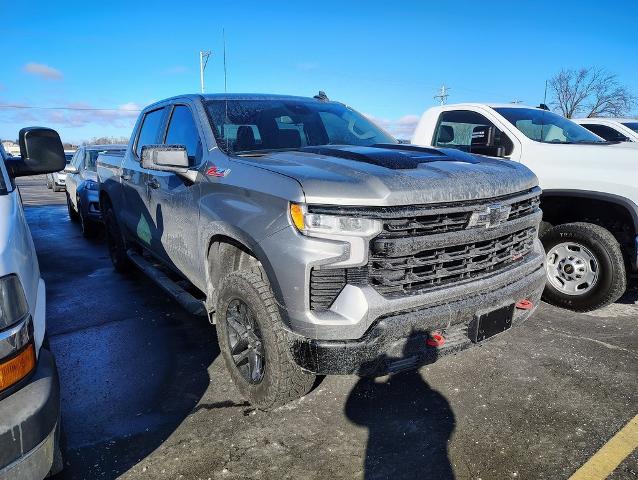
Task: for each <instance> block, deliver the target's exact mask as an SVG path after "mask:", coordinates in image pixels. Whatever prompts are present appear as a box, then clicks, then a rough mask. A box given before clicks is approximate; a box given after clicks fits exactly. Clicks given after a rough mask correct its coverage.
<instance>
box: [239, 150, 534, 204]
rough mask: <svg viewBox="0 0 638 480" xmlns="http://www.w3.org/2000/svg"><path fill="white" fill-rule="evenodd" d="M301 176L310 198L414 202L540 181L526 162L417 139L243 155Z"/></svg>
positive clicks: (505, 190)
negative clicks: (403, 142) (420, 143)
mask: <svg viewBox="0 0 638 480" xmlns="http://www.w3.org/2000/svg"><path fill="white" fill-rule="evenodd" d="M242 161H244V162H248V163H250V164H253V165H255V166H258V167H260V168H264V169H267V170H269V171H273V172H277V173H280V174H283V175H286V176H288V177H291V178H294V179H295V180H297V181H298V182H299V183H300V184H301V186H302V188H303V191H304V194H305V196H306V202H308V203H318V204H334V203H338V204H340V205H378V206H379V205H387V206H390V205H409V204H423V203H441V202H452V201H455V202H456V201H464V200H476V199H483V198H491V197H496V196H500V195H507V194H510V193H516V192H520V191H523V190H528V189H530V188H533V187H535V186H536V185H538V180H537V178H536V176H535V175H534V174H533V173H532V172H531V171H530V170H529V169H528V168H527V167H525V166H523V165H521V164H519V163H516V162H511V161H507V160H497V159H493V158H488V157H483V156H479V155H471V154H468V153H465V152H462V151H459V150H454V149H444V148H439V149H435V148H424V147H416V146H413V145H379V146H372V147H357V146H349V145H329V146H322V147H306V148H303V149H301V150H298V151H293V152H278V153H271V154H268V155H263V156H259V157H242Z"/></svg>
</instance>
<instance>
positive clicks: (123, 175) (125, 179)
mask: <svg viewBox="0 0 638 480" xmlns="http://www.w3.org/2000/svg"><path fill="white" fill-rule="evenodd" d="M120 178H121V179H122V180H124V181H125V182H128V181H129V180H130V179H131V176H130V175H129V174H127V173H123V174H122V175H120Z"/></svg>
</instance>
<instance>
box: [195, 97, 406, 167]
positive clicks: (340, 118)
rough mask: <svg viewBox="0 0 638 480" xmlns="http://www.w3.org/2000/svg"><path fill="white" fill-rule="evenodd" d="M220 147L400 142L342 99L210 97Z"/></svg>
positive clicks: (259, 150)
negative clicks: (339, 101) (237, 98)
mask: <svg viewBox="0 0 638 480" xmlns="http://www.w3.org/2000/svg"><path fill="white" fill-rule="evenodd" d="M206 108H207V110H208V113H209V115H210V118H211V122H212V127H213V131H214V132H215V137H216V138H217V143H218V144H219V147H220V148H221V149H222V150H224V151H225V152H226V153H228V154H239V155H251V154H263V153H266V152H272V151H286V150H299V149H301V148H304V147H307V146H316V145H359V146H368V145H374V144H376V143H397V141H396V140H395V139H394V138H393V137H392V136H391V135H390V134H388V133H386V132H384V131H383V130H381V129H380V128H379V127H377V126H376V125H375V124H374V123H372V122H371V121H370V120H368V119H367V118H366V117H364V116H363V115H361V114H360V113H357V112H355V111H354V110H352V109H350V108H348V107H346V106H345V105H342V104H340V103H330V102H325V103H324V102H313V101H311V100H288V99H282V100H279V99H266V100H234V99H231V100H211V101H209V102H207V103H206Z"/></svg>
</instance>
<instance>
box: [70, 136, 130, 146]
mask: <svg viewBox="0 0 638 480" xmlns="http://www.w3.org/2000/svg"><path fill="white" fill-rule="evenodd" d="M128 140H129V139H128V138H127V137H93V138H92V139H91V140H84V141H83V142H82V145H113V144H120V143H121V144H127V143H128Z"/></svg>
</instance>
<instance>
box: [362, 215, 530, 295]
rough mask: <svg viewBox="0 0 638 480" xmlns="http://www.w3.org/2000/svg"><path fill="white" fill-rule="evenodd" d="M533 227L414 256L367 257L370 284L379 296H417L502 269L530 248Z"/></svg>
mask: <svg viewBox="0 0 638 480" xmlns="http://www.w3.org/2000/svg"><path fill="white" fill-rule="evenodd" d="M535 237H536V228H534V227H530V228H525V229H523V230H520V231H518V232H514V233H511V234H508V235H503V236H500V237H497V238H494V239H491V240H481V241H474V242H471V243H464V244H461V245H453V246H446V247H439V248H432V249H426V250H421V251H419V252H418V253H414V254H410V255H406V256H398V257H388V256H385V255H383V254H381V255H374V256H371V257H370V262H369V265H370V268H369V274H368V275H369V279H370V284H371V285H372V286H373V287H374V288H375V289H376V290H377V291H378V292H379V293H381V294H382V295H387V296H396V295H409V294H414V293H419V292H421V291H423V290H425V289H427V288H430V287H437V286H440V285H447V284H451V283H455V282H461V281H464V280H469V279H474V278H478V277H482V276H485V275H487V274H490V273H496V272H497V271H499V270H501V269H503V268H506V267H507V266H509V265H511V264H512V263H514V262H516V261H518V260H520V259H522V258H523V257H524V256H525V255H527V254H528V253H529V252H530V251H531V250H532V248H533V244H534V238H535Z"/></svg>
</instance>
